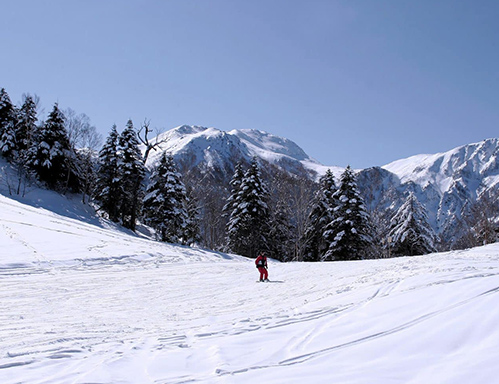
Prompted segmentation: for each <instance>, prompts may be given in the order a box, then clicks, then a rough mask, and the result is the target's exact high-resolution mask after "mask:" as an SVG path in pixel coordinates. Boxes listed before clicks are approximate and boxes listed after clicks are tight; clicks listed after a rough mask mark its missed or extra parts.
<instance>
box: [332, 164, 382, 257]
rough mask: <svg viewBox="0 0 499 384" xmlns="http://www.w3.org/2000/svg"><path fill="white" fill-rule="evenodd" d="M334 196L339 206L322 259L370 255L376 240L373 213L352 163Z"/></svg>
mask: <svg viewBox="0 0 499 384" xmlns="http://www.w3.org/2000/svg"><path fill="white" fill-rule="evenodd" d="M334 196H335V198H336V200H337V203H338V205H337V207H335V208H334V211H333V220H332V221H331V222H330V223H329V224H328V225H327V227H326V231H325V233H324V236H325V238H326V239H328V241H330V243H329V244H330V245H329V249H328V251H327V252H326V254H325V255H324V256H323V258H322V260H324V261H330V260H356V259H365V258H368V257H370V255H369V250H370V247H372V243H373V240H372V228H371V225H370V219H369V214H368V213H367V211H366V208H365V206H364V202H363V199H362V197H361V196H360V193H359V191H358V189H357V183H356V181H355V175H354V173H353V171H352V169H351V168H350V166H348V167H347V168H346V169H345V172H344V173H343V174H342V176H341V180H340V185H339V187H338V190H337V191H336V192H335V194H334Z"/></svg>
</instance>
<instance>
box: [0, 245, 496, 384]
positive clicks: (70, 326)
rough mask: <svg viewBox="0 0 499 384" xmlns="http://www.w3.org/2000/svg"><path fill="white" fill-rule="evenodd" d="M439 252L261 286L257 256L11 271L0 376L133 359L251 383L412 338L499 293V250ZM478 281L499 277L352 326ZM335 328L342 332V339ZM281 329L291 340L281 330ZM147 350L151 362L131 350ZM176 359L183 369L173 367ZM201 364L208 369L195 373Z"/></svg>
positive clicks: (2, 289) (89, 370) (174, 378)
mask: <svg viewBox="0 0 499 384" xmlns="http://www.w3.org/2000/svg"><path fill="white" fill-rule="evenodd" d="M440 257H441V258H442V260H443V261H442V262H440V264H441V267H440V268H435V263H432V260H433V259H431V257H427V258H402V259H398V260H395V261H394V260H391V261H385V260H378V261H365V262H347V263H326V264H321V265H320V267H318V264H278V263H273V264H271V266H270V267H271V269H270V272H271V277H272V278H273V279H275V280H281V281H285V282H284V283H283V284H255V282H254V277H255V276H256V272H255V271H254V270H253V269H254V267H253V266H252V263H251V262H241V261H236V262H235V261H226V262H219V263H213V262H193V263H171V262H160V260H149V261H142V262H140V261H139V262H130V260H128V259H127V260H126V261H124V262H114V261H113V260H106V259H103V260H94V261H88V262H87V264H85V263H81V264H79V265H63V266H55V267H54V266H51V267H50V268H44V267H37V268H33V269H31V270H30V269H25V268H10V269H8V268H4V269H2V270H1V272H2V274H1V278H0V324H1V325H0V340H2V342H1V347H2V356H1V360H0V379H2V380H1V381H2V382H3V383H8V382H17V381H16V380H18V378H21V381H20V382H22V377H23V375H28V376H27V379H28V380H29V381H26V382H36V383H45V382H47V383H48V382H51V383H52V382H54V383H64V382H67V380H70V381H71V382H75V383H83V382H87V380H88V382H102V383H104V382H107V381H106V379H105V378H106V376H107V375H108V373H106V372H102V371H101V369H103V368H102V367H112V366H114V365H120V364H125V362H130V361H133V360H134V359H136V360H137V361H141V363H142V364H144V365H145V366H143V367H141V369H142V370H143V371H144V372H146V371H148V370H150V371H151V372H152V373H148V374H147V376H148V379H147V381H145V382H155V383H184V382H211V381H220V380H223V379H224V378H228V379H231V380H236V379H237V382H251V379H249V378H248V379H246V378H245V375H250V377H252V376H251V373H254V372H257V371H259V372H260V374H261V372H266V371H269V370H273V369H281V368H282V367H290V366H297V365H302V364H304V363H307V362H308V361H310V360H314V359H318V358H321V357H324V356H329V355H334V354H336V353H338V351H339V350H342V349H345V348H352V347H355V346H359V345H361V344H364V343H369V342H373V341H374V340H376V339H380V338H385V337H388V336H391V335H393V334H395V333H403V332H405V331H406V330H407V329H408V328H411V327H416V326H421V324H422V323H425V322H427V321H429V320H431V319H432V318H435V317H438V316H441V315H442V314H445V313H446V312H449V311H453V310H455V309H457V308H459V307H462V306H467V305H469V304H470V303H472V302H474V301H478V300H482V299H483V298H484V297H486V296H490V295H495V294H496V293H498V291H499V268H498V259H497V256H495V258H494V259H492V260H491V259H490V258H488V259H483V258H477V260H475V259H473V258H472V259H471V260H472V261H474V262H475V264H477V263H478V265H475V267H470V258H469V257H464V258H463V260H462V261H460V260H459V259H455V258H452V257H447V258H446V257H445V255H444V256H440ZM446 261H447V262H446ZM20 270H21V271H20ZM20 272H22V273H20ZM273 274H275V276H273ZM421 274H427V275H431V279H428V283H422V281H424V279H421V278H420V277H419V276H420V275H421ZM477 279H490V280H491V281H493V282H494V283H493V284H491V285H490V286H489V288H488V289H487V290H485V291H483V290H482V291H480V290H478V291H476V292H475V291H471V292H470V293H469V295H468V296H466V297H456V298H455V301H452V302H446V303H439V305H437V306H436V307H433V306H431V305H429V306H428V307H427V308H426V306H425V305H422V306H421V307H422V308H420V309H419V310H418V311H414V313H411V312H410V311H409V313H408V314H407V315H405V316H399V318H398V319H397V323H396V324H394V322H393V321H391V322H387V325H386V326H383V324H382V322H380V323H379V324H375V325H374V326H373V324H371V323H369V326H367V327H366V329H362V327H360V329H356V330H355V332H346V330H348V329H349V328H350V327H351V326H352V324H357V323H356V321H358V320H359V319H362V318H363V317H364V313H369V309H368V307H369V306H373V305H374V303H375V302H378V301H389V300H390V298H391V297H397V296H400V295H405V294H414V293H416V294H418V293H420V292H423V291H426V290H431V289H432V288H433V287H435V286H439V285H442V286H454V285H456V284H457V285H459V284H463V283H466V282H467V281H473V280H477ZM411 280H414V282H411ZM460 292H462V291H460ZM13 293H15V294H13ZM397 300H399V299H397ZM383 316H387V315H386V314H384V315H382V317H383ZM335 329H338V330H343V332H344V334H343V335H337V334H336V332H335ZM282 334H284V335H285V337H282V336H281V337H278V336H275V335H282ZM334 335H336V337H334ZM267 338H268V339H269V340H273V339H274V340H277V341H278V343H277V345H272V343H271V342H270V345H269V343H268V342H267V343H266V342H264V339H267ZM234 345H236V346H237V345H239V348H241V347H243V346H245V347H244V348H247V351H246V352H244V351H241V352H240V353H241V356H240V357H239V358H237V357H234V356H232V357H230V356H227V355H226V352H227V351H228V352H230V351H233V350H234V349H237V348H235V347H234ZM246 353H247V354H248V356H245V354H246ZM144 354H145V355H147V358H145V357H143V358H141V357H134V356H135V355H144ZM331 358H332V359H334V358H333V357H331ZM144 360H146V362H144ZM171 361H174V362H178V363H179V365H180V367H177V368H176V369H174V368H172V367H170V363H169V362H171ZM199 364H200V365H201V367H200V368H193V366H195V365H199ZM28 365H29V366H30V367H32V368H30V370H34V371H38V370H40V371H42V372H44V377H43V378H42V377H40V378H38V379H36V380H34V381H31V380H32V379H33V377H30V376H29V373H27V372H29V371H27V370H26V368H25V367H26V366H28ZM66 366H68V367H69V368H67V371H66V370H65V369H63V368H64V367H66ZM182 366H183V368H182ZM109 369H110V368H109ZM156 371H158V372H159V373H156V374H154V372H156ZM190 371H192V372H194V373H189V372H190ZM16 372H17V373H16ZM18 374H19V376H18ZM144 374H145V373H144ZM94 377H95V378H96V379H95V378H94ZM102 378H104V380H103V379H102ZM142 379H143V378H142ZM142 379H139V380H138V381H134V380H135V379H132V378H128V379H127V378H123V379H122V381H120V380H118V381H114V380H115V379H111V380H110V381H109V382H141V380H142ZM93 380H96V381H93ZM127 380H130V381H127ZM246 380H248V381H246ZM229 382H231V381H230V380H229ZM290 382H292V380H291V381H290Z"/></svg>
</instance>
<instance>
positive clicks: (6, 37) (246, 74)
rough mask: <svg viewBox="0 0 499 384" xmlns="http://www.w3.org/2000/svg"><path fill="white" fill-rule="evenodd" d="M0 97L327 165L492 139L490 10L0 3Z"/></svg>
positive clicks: (494, 66) (205, 1) (496, 77)
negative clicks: (216, 133) (230, 139)
mask: <svg viewBox="0 0 499 384" xmlns="http://www.w3.org/2000/svg"><path fill="white" fill-rule="evenodd" d="M0 6H1V10H2V15H1V19H2V22H1V23H0V36H2V44H1V49H0V87H4V88H5V89H6V90H7V92H8V93H9V95H10V96H11V99H12V101H13V102H15V103H18V102H20V101H21V98H22V94H23V93H32V94H33V93H34V94H37V95H38V96H40V98H41V101H42V105H43V107H44V108H45V110H50V109H51V107H52V105H53V103H54V102H58V103H59V105H60V106H61V107H62V108H67V107H70V108H72V109H74V110H76V111H77V112H79V113H86V114H87V115H88V116H89V117H90V119H91V120H92V122H93V124H94V125H96V126H97V128H98V129H99V131H100V132H102V133H103V134H104V135H107V133H108V132H109V130H110V128H111V126H112V125H113V124H114V123H116V124H117V125H118V127H120V128H122V127H124V126H125V123H126V121H127V120H128V119H129V118H131V119H132V120H133V121H134V124H135V125H136V126H139V125H140V123H141V122H143V121H144V119H146V118H147V119H149V120H151V126H153V127H157V128H160V129H163V130H167V129H171V128H173V127H175V126H178V125H182V124H193V125H203V126H210V127H216V128H219V129H222V130H231V129H244V128H254V129H261V130H265V131H268V132H270V133H272V134H275V135H278V136H284V137H287V138H289V139H291V140H293V141H295V142H296V143H297V144H298V145H300V146H301V147H302V148H303V149H304V150H305V151H306V152H307V153H308V154H309V155H310V156H312V157H314V158H316V159H317V160H319V161H320V162H322V163H323V164H326V165H338V166H346V165H348V164H350V165H351V166H353V167H355V168H366V167H370V166H377V165H384V164H387V163H389V162H391V161H394V160H397V159H400V158H405V157H408V156H411V155H415V154H419V153H436V152H443V151H446V150H449V149H451V148H453V147H456V146H459V145H463V144H468V143H471V142H476V141H480V140H483V139H485V138H489V137H499V131H498V128H499V23H498V22H497V20H499V2H498V1H495V0H490V1H489V0H480V1H475V0H469V1H464V0H463V1H461V0H447V1H446V0H442V1H430V0H420V1H412V0H410V1H409V0H391V1H384V0H376V1H375V0H357V1H356V0H353V1H334V0H324V1H321V0H302V1H295V0H251V1H246V0H162V1H147V0H145V1H139V0H137V1H130V0H119V1H118V0H115V1H110V0H101V1H99V0H86V1H83V0H82V1H72V0H44V1H36V0H33V1H24V0H17V1H7V0H0Z"/></svg>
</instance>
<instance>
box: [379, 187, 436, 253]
mask: <svg viewBox="0 0 499 384" xmlns="http://www.w3.org/2000/svg"><path fill="white" fill-rule="evenodd" d="M388 236H389V238H391V244H390V245H389V246H390V248H391V250H390V251H391V254H393V255H398V256H402V255H404V256H414V255H424V254H427V253H431V252H436V249H435V245H434V243H435V233H434V231H433V229H432V228H431V226H430V224H429V223H428V215H427V213H426V209H425V208H424V206H423V205H422V204H421V203H420V202H419V201H418V199H417V197H416V195H415V194H414V193H413V192H410V193H409V196H408V197H407V200H406V201H405V203H404V204H403V205H402V206H401V207H400V208H399V210H398V211H397V212H396V213H395V215H394V216H393V218H392V224H391V228H390V232H389V234H388Z"/></svg>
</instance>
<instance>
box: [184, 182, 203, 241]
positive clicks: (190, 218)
mask: <svg viewBox="0 0 499 384" xmlns="http://www.w3.org/2000/svg"><path fill="white" fill-rule="evenodd" d="M199 217H200V213H199V205H198V201H197V200H196V199H195V198H194V193H193V191H192V189H188V190H187V227H186V230H185V244H187V245H193V244H198V243H200V242H201V234H200V232H201V231H200V229H199Z"/></svg>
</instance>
